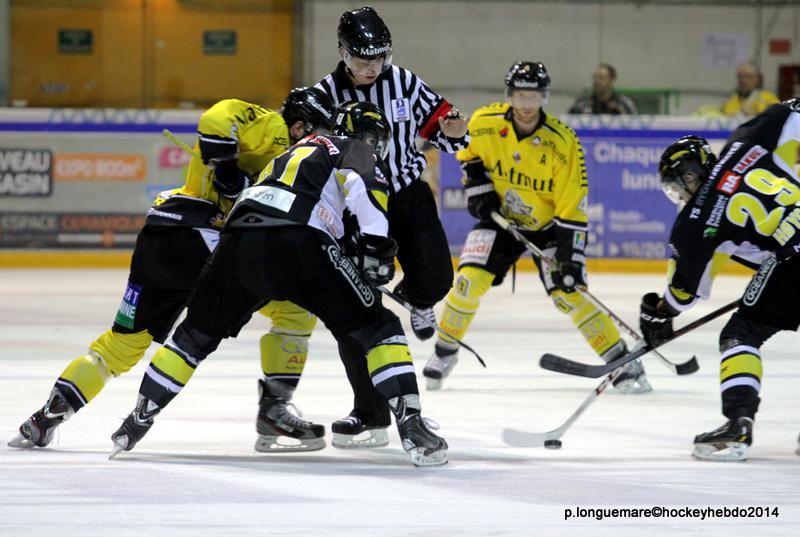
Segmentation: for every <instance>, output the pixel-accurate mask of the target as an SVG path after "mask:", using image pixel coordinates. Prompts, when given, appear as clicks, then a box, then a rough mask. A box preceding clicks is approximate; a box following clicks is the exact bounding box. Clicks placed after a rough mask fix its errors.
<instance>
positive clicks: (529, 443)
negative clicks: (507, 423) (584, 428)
mask: <svg viewBox="0 0 800 537" xmlns="http://www.w3.org/2000/svg"><path fill="white" fill-rule="evenodd" d="M621 372H622V371H621V370H617V371H615V372H614V373H612V374H610V375H608V376H607V377H606V378H604V379H603V380H602V381H601V382H600V384H598V385H597V387H596V388H595V389H594V390H592V393H590V394H589V396H588V397H587V398H586V399H584V401H583V402H582V403H581V404H580V406H579V407H578V408H576V409H575V411H574V412H573V413H572V414H571V415H570V416H569V417H568V418H567V419H566V421H565V422H564V423H562V424H561V426H560V427H557V428H555V429H553V430H552V431H547V432H544V433H530V432H527V431H520V430H518V429H503V442H505V443H506V444H508V445H509V446H513V447H543V446H544V443H545V442H547V441H548V440H560V439H561V437H562V436H564V433H566V432H567V430H569V428H570V427H572V424H573V423H575V420H577V419H578V418H579V417H580V416H581V414H583V413H584V412H585V411H586V409H587V408H589V406H591V404H592V403H594V402H595V400H597V398H598V397H600V394H601V393H603V392H604V391H605V389H606V388H608V385H609V384H611V383H612V382H614V379H616V378H617V376H619V374H620V373H621Z"/></svg>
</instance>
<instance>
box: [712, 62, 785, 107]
mask: <svg viewBox="0 0 800 537" xmlns="http://www.w3.org/2000/svg"><path fill="white" fill-rule="evenodd" d="M763 87H764V75H763V74H761V69H759V67H758V65H756V64H755V63H752V62H745V63H742V64H740V65H739V67H737V68H736V91H735V92H734V93H733V95H731V98H730V99H728V100H727V101H726V102H725V104H723V105H722V113H723V114H725V115H726V116H735V115H737V114H741V115H743V116H745V117H752V116H755V115H756V114H760V113H761V112H763V111H764V110H766V109H767V108H768V107H769V106H770V105H773V104H776V103H779V102H780V99H778V97H777V96H776V95H775V94H774V93H772V92H771V91H766V90H764V89H762V88H763Z"/></svg>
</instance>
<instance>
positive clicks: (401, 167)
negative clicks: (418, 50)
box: [317, 6, 469, 447]
mask: <svg viewBox="0 0 800 537" xmlns="http://www.w3.org/2000/svg"><path fill="white" fill-rule="evenodd" d="M337 35H338V39H339V53H340V54H341V57H342V61H340V62H339V64H338V65H337V66H336V69H335V70H334V71H333V72H332V73H331V74H329V75H327V76H326V77H325V78H323V79H322V80H321V81H320V82H319V83H318V84H317V87H318V88H320V89H322V90H323V91H324V92H326V93H327V94H328V95H329V96H330V97H331V98H332V99H333V101H334V104H335V105H337V106H339V105H341V104H342V103H345V102H347V101H367V102H371V103H373V104H376V105H378V106H379V107H381V108H382V109H383V110H385V111H386V114H387V116H388V118H389V120H390V122H391V125H392V143H391V145H390V148H389V154H388V156H387V157H386V164H387V165H388V167H389V169H390V171H391V180H390V185H389V190H390V199H389V233H390V235H391V236H392V237H393V238H394V239H395V240H396V241H397V243H398V245H399V250H398V254H397V259H398V261H399V262H400V265H401V266H402V268H403V280H402V281H401V282H400V283H399V284H398V285H397V287H396V288H395V292H396V293H398V294H400V295H401V296H403V297H404V298H405V299H406V300H408V302H410V303H411V304H412V305H414V306H415V307H417V308H418V309H420V310H422V311H423V312H424V314H425V317H426V319H427V320H426V319H422V318H420V317H419V316H416V315H412V316H411V325H412V328H413V330H414V334H416V336H417V337H419V338H420V339H428V338H430V337H431V336H433V334H434V329H433V326H432V324H431V323H430V322H428V321H433V322H435V317H434V313H433V309H432V307H433V305H434V304H436V303H437V302H439V301H440V300H442V299H443V298H444V296H445V295H446V294H447V292H448V291H449V290H450V287H451V285H452V283H453V267H452V264H451V260H450V249H449V246H448V244H447V237H446V236H445V233H444V228H443V227H442V222H441V220H439V215H438V212H437V210H436V203H435V201H434V199H433V194H432V192H431V189H430V187H429V186H428V184H427V183H425V182H424V181H422V180H421V179H420V176H421V175H422V172H423V170H424V169H425V165H426V161H425V157H424V156H423V155H422V153H420V152H419V150H418V149H417V145H416V143H417V137H421V138H424V139H426V140H428V141H429V142H430V143H432V144H433V145H434V146H436V147H437V148H439V149H441V150H443V151H447V152H448V153H455V152H456V151H458V150H459V149H464V148H465V147H467V145H468V144H469V136H468V134H467V121H466V118H465V117H463V116H462V115H461V113H460V112H459V111H458V110H457V109H455V108H453V106H452V105H451V104H450V103H449V102H447V100H446V99H444V97H442V96H441V95H439V94H437V93H436V92H434V91H433V90H431V89H430V88H429V87H428V85H427V84H425V82H423V81H422V79H420V78H419V77H418V76H417V75H415V74H414V73H412V72H411V71H409V70H408V69H404V68H402V67H399V66H397V65H393V64H392V36H391V33H390V32H389V28H388V27H387V26H386V24H385V23H384V22H383V19H381V17H380V15H378V13H377V12H376V11H375V10H374V9H373V8H372V7H369V6H365V7H362V8H359V9H355V10H352V11H346V12H345V13H344V14H343V15H342V16H341V18H340V20H339V28H338V32H337ZM340 352H341V355H342V359H343V361H344V364H345V368H346V369H347V376H348V379H349V380H350V384H351V385H352V386H353V390H354V392H355V408H354V409H353V412H351V415H350V416H348V417H347V418H345V419H344V420H339V421H337V422H335V423H334V424H333V428H332V429H333V432H334V439H333V444H334V445H335V446H337V447H359V446H354V445H352V443H351V441H352V437H353V436H354V435H355V434H359V433H361V432H364V431H365V430H372V431H374V434H376V435H382V434H385V429H386V427H388V425H389V423H390V421H389V410H388V408H387V407H386V403H385V402H384V401H383V399H382V398H381V397H380V396H379V394H378V393H377V392H375V390H374V389H373V387H372V383H371V380H370V377H369V374H368V373H367V369H366V365H365V362H364V360H363V359H361V358H362V357H363V355H364V352H363V350H362V349H359V348H358V347H357V346H356V345H355V343H354V342H349V343H341V342H340ZM385 442H388V439H386V440H384V439H383V438H382V437H381V438H372V439H369V438H368V439H367V442H366V445H365V446H364V447H375V444H376V443H379V444H382V445H385Z"/></svg>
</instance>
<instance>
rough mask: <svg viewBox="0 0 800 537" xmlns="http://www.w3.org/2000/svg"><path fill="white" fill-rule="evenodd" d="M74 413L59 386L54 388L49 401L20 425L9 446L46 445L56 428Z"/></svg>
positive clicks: (30, 446) (25, 447)
mask: <svg viewBox="0 0 800 537" xmlns="http://www.w3.org/2000/svg"><path fill="white" fill-rule="evenodd" d="M74 413H75V410H73V408H72V406H71V405H70V404H69V403H68V402H67V400H66V399H64V396H63V395H62V394H61V392H60V391H59V390H58V388H53V391H52V392H50V397H49V399H48V400H47V403H45V405H44V406H43V407H42V408H41V409H39V410H37V411H36V412H34V413H33V415H32V416H31V417H30V418H28V419H27V420H25V422H24V423H23V424H22V425H20V426H19V434H17V435H16V436H15V437H14V438H12V439H11V440H10V441H9V442H8V447H12V448H22V449H30V448H33V447H46V446H47V445H48V444H50V442H51V441H52V440H53V433H55V431H56V428H57V427H58V426H59V425H61V424H62V423H63V422H64V421H65V420H67V419H69V417H70V416H72V415H73V414H74Z"/></svg>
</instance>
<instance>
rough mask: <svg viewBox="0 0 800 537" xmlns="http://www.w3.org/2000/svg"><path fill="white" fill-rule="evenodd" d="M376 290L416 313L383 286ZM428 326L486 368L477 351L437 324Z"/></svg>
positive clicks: (410, 306)
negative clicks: (453, 342)
mask: <svg viewBox="0 0 800 537" xmlns="http://www.w3.org/2000/svg"><path fill="white" fill-rule="evenodd" d="M376 289H377V290H378V291H380V292H381V293H383V294H384V295H386V296H388V297H389V298H391V299H392V300H394V301H395V302H397V303H398V304H400V305H401V306H403V307H404V308H405V309H407V310H408V311H410V312H412V313H415V312H416V311H417V308H415V307H414V306H413V305H411V304H410V303H408V302H406V301H405V300H403V299H402V298H401V297H399V296H398V295H397V294H395V293H393V292H391V291H389V290H388V289H387V288H386V287H384V286H383V285H380V286H378V287H376ZM420 317H422V318H423V319H424V318H425V317H424V316H422V315H420ZM429 324H430V325H431V326H433V329H434V330H436V331H437V332H439V333H440V334H444V335H445V336H447V337H448V338H449V339H452V340H453V341H455V342H456V343H457V344H458V346H459V347H464V348H465V349H467V350H468V351H469V352H471V353H472V354H473V355H475V358H477V359H478V362H480V364H481V365H482V366H483V367H484V368H485V367H486V362H484V361H483V358H481V355H480V354H478V351H476V350H475V349H473V348H472V347H470V346H469V345H467V344H466V343H464V342H463V341H461V340H460V339H456V338H454V337H453V336H451V335H450V334H448V333H447V332H445V331H444V330H442V329H441V328H439V325H438V324H437V323H429Z"/></svg>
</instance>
